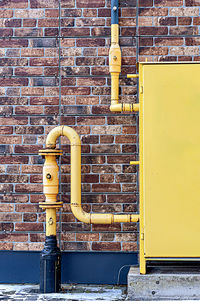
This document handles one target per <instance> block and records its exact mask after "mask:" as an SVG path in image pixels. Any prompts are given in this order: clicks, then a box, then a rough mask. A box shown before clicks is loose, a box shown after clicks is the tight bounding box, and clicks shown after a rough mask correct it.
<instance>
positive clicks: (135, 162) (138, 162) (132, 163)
mask: <svg viewBox="0 0 200 301" xmlns="http://www.w3.org/2000/svg"><path fill="white" fill-rule="evenodd" d="M139 164H140V161H130V165H139Z"/></svg>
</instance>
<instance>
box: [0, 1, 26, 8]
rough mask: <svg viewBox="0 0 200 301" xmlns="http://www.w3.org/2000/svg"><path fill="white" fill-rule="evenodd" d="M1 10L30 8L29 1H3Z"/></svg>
mask: <svg viewBox="0 0 200 301" xmlns="http://www.w3.org/2000/svg"><path fill="white" fill-rule="evenodd" d="M0 8H9V9H10V8H28V0H7V1H1V2H0Z"/></svg>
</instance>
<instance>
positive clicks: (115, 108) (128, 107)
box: [110, 103, 139, 112]
mask: <svg viewBox="0 0 200 301" xmlns="http://www.w3.org/2000/svg"><path fill="white" fill-rule="evenodd" d="M110 111H111V112H138V111H139V104H138V103H135V104H133V103H117V104H113V105H111V106H110Z"/></svg>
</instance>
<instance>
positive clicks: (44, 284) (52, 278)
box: [40, 235, 61, 293]
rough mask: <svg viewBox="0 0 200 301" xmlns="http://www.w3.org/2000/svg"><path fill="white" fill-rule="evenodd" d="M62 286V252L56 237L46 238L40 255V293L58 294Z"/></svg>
mask: <svg viewBox="0 0 200 301" xmlns="http://www.w3.org/2000/svg"><path fill="white" fill-rule="evenodd" d="M60 285H61V252H60V249H59V248H58V246H57V240H56V236H54V235H51V236H46V240H45V245H44V249H43V250H42V252H41V254H40V292H41V293H58V292H59V290H60Z"/></svg>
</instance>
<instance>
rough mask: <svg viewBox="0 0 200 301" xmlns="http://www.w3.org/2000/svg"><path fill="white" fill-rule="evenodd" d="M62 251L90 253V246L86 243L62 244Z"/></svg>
mask: <svg viewBox="0 0 200 301" xmlns="http://www.w3.org/2000/svg"><path fill="white" fill-rule="evenodd" d="M62 249H63V250H67V251H69V250H70V251H90V244H89V243H87V242H63V248H62Z"/></svg>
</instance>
